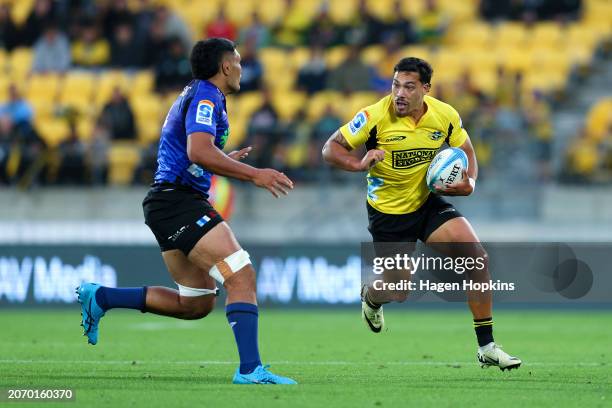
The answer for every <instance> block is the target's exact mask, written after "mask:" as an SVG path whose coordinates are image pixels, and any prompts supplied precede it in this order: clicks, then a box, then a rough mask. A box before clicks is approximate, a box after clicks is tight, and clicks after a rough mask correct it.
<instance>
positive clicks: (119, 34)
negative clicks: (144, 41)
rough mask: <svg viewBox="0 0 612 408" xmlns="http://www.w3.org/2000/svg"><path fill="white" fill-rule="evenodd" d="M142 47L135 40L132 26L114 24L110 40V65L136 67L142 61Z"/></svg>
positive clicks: (141, 63)
mask: <svg viewBox="0 0 612 408" xmlns="http://www.w3.org/2000/svg"><path fill="white" fill-rule="evenodd" d="M143 54H144V49H143V47H141V46H140V45H138V43H137V42H136V38H135V37H134V31H133V29H132V26H130V25H129V24H127V23H121V24H118V25H117V26H115V33H114V36H113V41H112V42H111V58H110V65H111V66H112V67H115V68H123V69H125V68H138V67H141V66H142V65H143V62H144V55H143Z"/></svg>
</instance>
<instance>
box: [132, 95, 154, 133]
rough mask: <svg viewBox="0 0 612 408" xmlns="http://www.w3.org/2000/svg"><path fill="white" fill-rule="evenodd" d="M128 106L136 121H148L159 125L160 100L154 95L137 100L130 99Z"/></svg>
mask: <svg viewBox="0 0 612 408" xmlns="http://www.w3.org/2000/svg"><path fill="white" fill-rule="evenodd" d="M129 101H130V105H131V106H132V110H133V111H134V115H135V116H136V119H137V120H138V121H148V122H152V123H155V124H156V125H158V126H159V125H160V124H161V115H162V100H161V98H160V97H159V96H157V95H155V94H149V95H146V96H141V97H138V98H130V100H129Z"/></svg>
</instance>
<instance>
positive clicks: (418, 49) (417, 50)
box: [400, 45, 436, 69]
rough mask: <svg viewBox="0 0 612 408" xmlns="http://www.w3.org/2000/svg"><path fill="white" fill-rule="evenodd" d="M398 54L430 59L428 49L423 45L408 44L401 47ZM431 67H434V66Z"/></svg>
mask: <svg viewBox="0 0 612 408" xmlns="http://www.w3.org/2000/svg"><path fill="white" fill-rule="evenodd" d="M400 54H401V56H402V57H417V58H421V59H424V60H425V61H427V62H429V61H431V60H432V58H431V51H430V49H429V48H428V47H426V46H423V45H409V46H407V47H404V48H402V49H401V51H400ZM433 68H434V69H436V67H433Z"/></svg>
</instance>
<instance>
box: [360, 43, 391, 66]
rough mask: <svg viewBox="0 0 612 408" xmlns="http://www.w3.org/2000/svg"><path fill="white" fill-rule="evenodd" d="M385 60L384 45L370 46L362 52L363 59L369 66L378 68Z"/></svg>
mask: <svg viewBox="0 0 612 408" xmlns="http://www.w3.org/2000/svg"><path fill="white" fill-rule="evenodd" d="M384 58H385V48H384V47H383V46H382V45H370V46H369V47H367V48H365V49H364V50H363V51H361V59H362V61H363V62H365V63H366V64H368V65H371V66H373V67H375V66H377V65H378V64H379V63H380V61H382V60H383V59H384Z"/></svg>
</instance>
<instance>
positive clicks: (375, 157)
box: [359, 149, 385, 171]
mask: <svg viewBox="0 0 612 408" xmlns="http://www.w3.org/2000/svg"><path fill="white" fill-rule="evenodd" d="M384 159H385V151H384V150H378V149H372V150H368V152H367V153H366V155H365V156H363V159H361V163H359V165H360V167H359V169H360V170H361V171H366V170H370V169H371V168H372V167H374V166H375V165H376V163H379V162H381V161H383V160H384Z"/></svg>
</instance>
